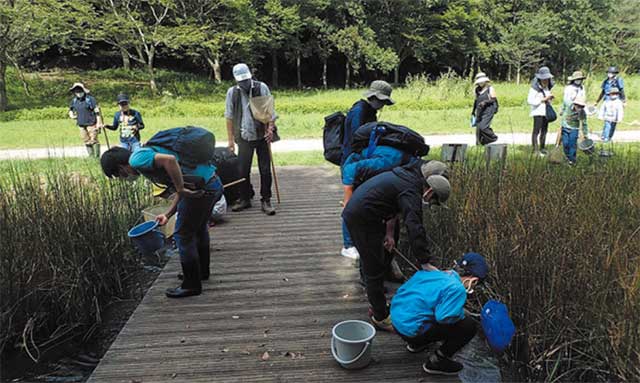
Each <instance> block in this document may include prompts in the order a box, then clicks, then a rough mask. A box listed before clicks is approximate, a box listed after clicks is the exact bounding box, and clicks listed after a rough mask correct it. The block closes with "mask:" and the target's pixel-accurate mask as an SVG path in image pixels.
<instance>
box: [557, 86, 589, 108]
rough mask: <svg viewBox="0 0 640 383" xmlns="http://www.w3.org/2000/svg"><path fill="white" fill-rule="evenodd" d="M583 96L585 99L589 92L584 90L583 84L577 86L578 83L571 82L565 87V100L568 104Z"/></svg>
mask: <svg viewBox="0 0 640 383" xmlns="http://www.w3.org/2000/svg"><path fill="white" fill-rule="evenodd" d="M578 97H582V99H583V100H586V99H587V94H586V92H585V91H584V87H583V86H577V85H576V84H569V85H567V86H566V87H565V88H564V97H563V101H564V102H565V103H567V104H573V101H574V100H575V99H576V98H578Z"/></svg>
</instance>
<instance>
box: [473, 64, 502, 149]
mask: <svg viewBox="0 0 640 383" xmlns="http://www.w3.org/2000/svg"><path fill="white" fill-rule="evenodd" d="M473 85H475V87H476V88H475V94H476V99H475V101H474V102H473V109H472V110H471V114H472V115H473V116H474V117H475V124H476V145H486V144H490V143H492V142H495V141H496V140H497V139H498V136H496V135H495V133H494V132H493V130H492V129H491V121H492V120H493V116H494V115H495V114H496V113H498V98H497V94H496V90H495V89H494V87H493V86H491V80H490V79H489V77H487V75H486V74H484V73H482V72H481V73H478V74H477V75H476V80H475V82H474V83H473Z"/></svg>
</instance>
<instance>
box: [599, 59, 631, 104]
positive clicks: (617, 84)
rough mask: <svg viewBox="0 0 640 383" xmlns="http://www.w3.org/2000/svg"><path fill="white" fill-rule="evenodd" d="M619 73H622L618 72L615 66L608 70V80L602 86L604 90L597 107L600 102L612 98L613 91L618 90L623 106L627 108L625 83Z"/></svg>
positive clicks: (601, 92)
mask: <svg viewBox="0 0 640 383" xmlns="http://www.w3.org/2000/svg"><path fill="white" fill-rule="evenodd" d="M619 73H620V71H618V68H616V67H615V66H610V67H609V69H607V78H606V79H604V81H602V85H601V86H600V87H601V89H602V90H601V91H600V95H599V96H598V99H597V100H596V105H598V103H600V100H602V99H603V98H604V100H605V101H607V100H608V99H609V98H610V94H611V89H612V88H617V89H618V94H619V96H620V100H621V101H622V104H623V105H624V106H626V104H627V97H626V96H625V94H624V81H623V80H622V77H620V76H618V74H619Z"/></svg>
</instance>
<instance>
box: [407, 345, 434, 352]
mask: <svg viewBox="0 0 640 383" xmlns="http://www.w3.org/2000/svg"><path fill="white" fill-rule="evenodd" d="M427 347H429V344H428V343H427V344H421V345H413V344H411V343H407V351H409V352H410V353H413V354H417V353H420V352H422V351H424V350H426V349H427Z"/></svg>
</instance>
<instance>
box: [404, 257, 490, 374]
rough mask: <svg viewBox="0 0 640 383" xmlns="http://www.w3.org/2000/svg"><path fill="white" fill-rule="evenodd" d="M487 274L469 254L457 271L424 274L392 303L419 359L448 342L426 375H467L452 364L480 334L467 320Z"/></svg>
mask: <svg viewBox="0 0 640 383" xmlns="http://www.w3.org/2000/svg"><path fill="white" fill-rule="evenodd" d="M487 274H488V266H487V263H486V262H485V260H484V258H483V257H482V256H481V255H480V254H477V253H467V254H465V255H464V256H463V257H462V259H461V260H460V261H457V262H456V264H455V267H454V269H453V270H447V271H439V270H434V271H418V272H417V273H415V274H414V275H413V277H411V279H409V280H408V281H407V282H406V283H405V284H404V285H402V287H400V289H398V291H397V293H396V295H395V296H394V297H393V299H392V301H391V317H392V318H393V327H394V328H395V331H396V333H397V334H398V335H400V337H402V339H404V340H405V341H406V342H407V350H408V351H409V352H412V353H418V352H422V351H423V350H424V349H426V348H427V346H428V345H429V344H430V343H433V342H443V343H442V345H441V346H440V347H439V348H438V349H437V350H436V351H434V352H432V353H430V354H429V356H428V357H427V360H426V362H425V363H424V364H423V365H422V369H423V370H424V371H425V372H427V373H429V374H441V375H455V374H457V373H458V372H460V371H461V370H462V364H460V363H458V362H456V361H454V360H452V359H451V358H452V357H453V355H454V354H455V353H456V352H458V351H459V350H460V349H461V348H462V347H464V346H465V345H466V344H467V343H469V342H470V341H471V339H472V338H473V336H474V335H475V334H476V332H477V325H476V322H475V321H474V320H473V319H472V318H470V317H466V316H465V315H464V305H465V303H466V301H467V295H468V294H471V293H473V289H474V287H475V286H476V285H477V284H478V282H480V281H482V280H484V279H485V278H486V277H487Z"/></svg>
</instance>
